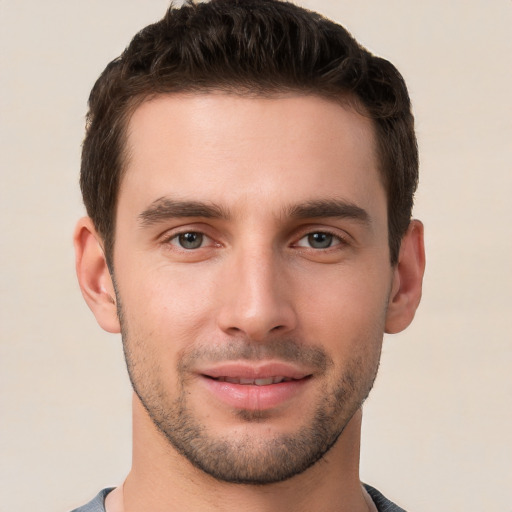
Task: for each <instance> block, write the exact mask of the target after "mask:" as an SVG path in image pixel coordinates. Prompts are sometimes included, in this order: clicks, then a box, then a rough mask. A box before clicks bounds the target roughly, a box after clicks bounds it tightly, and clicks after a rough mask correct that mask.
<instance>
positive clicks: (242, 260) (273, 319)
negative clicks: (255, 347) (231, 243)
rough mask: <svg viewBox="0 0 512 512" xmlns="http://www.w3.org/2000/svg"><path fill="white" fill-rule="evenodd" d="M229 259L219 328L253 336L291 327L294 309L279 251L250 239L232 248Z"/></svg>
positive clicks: (287, 329)
mask: <svg viewBox="0 0 512 512" xmlns="http://www.w3.org/2000/svg"><path fill="white" fill-rule="evenodd" d="M230 260H231V261H230V262H229V270H228V272H229V278H228V280H227V283H226V286H225V288H224V292H223V301H222V305H221V311H220V314H219V322H220V326H221V328H222V329H223V330H224V331H226V332H230V333H243V334H244V335H245V336H247V337H248V338H250V339H254V340H259V339H263V338H265V337H266V336H268V335H269V334H270V333H271V332H277V331H280V332H283V333H284V332H286V331H289V330H291V329H293V328H294V327H295V324H296V319H295V312H294V309H293V304H292V303H291V300H290V293H289V290H288V289H287V284H286V272H284V268H283V261H282V258H281V257H280V254H279V252H278V251H275V250H274V249H273V248H272V247H271V246H270V245H267V244H264V243H261V242H260V243H252V244H251V245H247V246H246V247H243V246H241V247H239V248H237V249H236V250H234V251H233V254H232V258H230Z"/></svg>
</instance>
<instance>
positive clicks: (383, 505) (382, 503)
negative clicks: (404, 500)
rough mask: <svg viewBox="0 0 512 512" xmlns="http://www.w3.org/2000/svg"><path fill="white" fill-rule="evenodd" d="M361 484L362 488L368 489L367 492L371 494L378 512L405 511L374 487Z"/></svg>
mask: <svg viewBox="0 0 512 512" xmlns="http://www.w3.org/2000/svg"><path fill="white" fill-rule="evenodd" d="M363 485H364V488H365V489H366V490H367V491H368V494H369V495H370V496H371V498H372V500H373V502H374V503H375V506H376V507H377V510H378V511H379V512H406V511H405V510H404V509H403V508H401V507H399V506H398V505H395V504H394V503H393V502H391V501H389V500H388V499H387V498H386V497H385V496H383V495H382V494H381V493H380V492H379V491H378V490H377V489H375V488H374V487H372V486H370V485H367V484H363Z"/></svg>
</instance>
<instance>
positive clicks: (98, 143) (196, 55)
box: [80, 0, 418, 266]
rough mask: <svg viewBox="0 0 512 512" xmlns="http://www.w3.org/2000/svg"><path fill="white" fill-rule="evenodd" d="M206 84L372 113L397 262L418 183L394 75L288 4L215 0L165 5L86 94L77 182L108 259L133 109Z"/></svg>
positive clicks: (409, 126) (408, 120)
mask: <svg viewBox="0 0 512 512" xmlns="http://www.w3.org/2000/svg"><path fill="white" fill-rule="evenodd" d="M208 91H224V92H230V93H233V94H238V95H242V96H249V97H251V96H252V97H254V96H259V97H270V96H273V95H279V94H283V93H290V92H296V93H300V94H312V95H316V96H319V97H323V98H327V99H331V100H333V101H336V102H340V103H343V104H345V105H350V106H351V108H354V109H355V110H356V111H357V112H359V113H361V114H363V115H364V116H367V117H368V118H369V119H371V120H372V123H373V126H374V130H375V137H376V145H377V152H378V164H379V171H380V175H381V179H382V181H383V184H384V186H385V189H386V195H387V209H388V236H389V249H390V259H391V264H395V263H396V262H397V258H398V252H399V249H400V242H401V240H402V236H403V235H404V233H405V232H406V230H407V228H408V226H409V221H410V218H411V211H412V206H413V195H414V192H415V189H416V186H417V181H418V153H417V145H416V138H415V133H414V120H413V116H412V114H411V106H410V100H409V96H408V93H407V88H406V86H405V83H404V81H403V79H402V77H401V75H400V73H399V72H398V71H397V69H396V68H395V67H394V66H393V65H392V64H391V63H390V62H388V61H387V60H384V59H382V58H379V57H376V56H374V55H372V54H371V53H370V52H368V51H367V50H365V49H364V48H363V47H361V46H360V45H359V44H358V43H357V41H355V40H354V39H353V38H352V36H351V35H350V34H349V33H348V32H347V31H346V30H345V29H344V28H343V27H342V26H340V25H338V24H336V23H334V22H332V21H330V20H328V19H326V18H324V17H322V16H321V15H319V14H316V13H312V12H309V11H306V10H305V9H302V8H300V7H298V6H295V5H293V4H291V3H287V2H279V1H275V0H244V1H243V2H238V1H234V0H214V1H212V2H210V3H197V4H196V3H193V2H188V3H186V4H185V5H184V6H182V7H180V8H173V7H171V8H169V10H168V11H167V13H166V15H165V16H164V18H163V19H162V20H160V21H159V22H157V23H155V24H153V25H150V26H148V27H146V28H145V29H143V30H142V31H140V32H139V33H138V34H137V35H136V36H135V37H134V38H133V40H132V42H131V43H130V45H129V46H128V47H127V48H126V50H125V51H124V52H123V54H122V55H121V56H120V57H119V58H117V59H115V60H113V61H112V62H111V63H110V64H109V65H108V66H107V67H106V68H105V70H104V71H103V73H102V75H101V76H100V78H99V79H98V81H97V82H96V84H95V86H94V88H93V90H92V92H91V95H90V98H89V113H88V116H87V132H86V137H85V140H84V144H83V152H82V169H81V178H80V184H81V189H82V195H83V198H84V203H85V206H86V209H87V212H88V215H89V216H90V217H91V219H92V220H93V222H94V225H95V227H96V229H97V231H98V233H99V235H100V236H101V238H102V240H103V248H104V251H105V255H106V257H107V262H108V263H109V266H112V255H113V251H114V247H115V227H116V206H117V199H118V193H119V187H120V184H121V181H122V177H123V172H124V170H125V164H126V159H127V157H128V155H127V151H126V129H127V126H128V122H129V120H130V117H131V115H132V114H133V112H134V111H135V110H136V108H137V107H138V106H139V105H140V104H141V103H143V102H144V101H145V100H147V99H148V98H151V97H154V96H156V95H159V94H176V93H183V92H197V93H202V92H208Z"/></svg>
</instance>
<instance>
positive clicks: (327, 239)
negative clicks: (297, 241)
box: [308, 233, 332, 249]
mask: <svg viewBox="0 0 512 512" xmlns="http://www.w3.org/2000/svg"><path fill="white" fill-rule="evenodd" d="M308 242H309V245H311V247H313V248H315V249H327V247H330V246H331V244H332V235H330V234H329V233H312V234H311V235H309V236H308Z"/></svg>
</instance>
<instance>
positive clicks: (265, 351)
mask: <svg viewBox="0 0 512 512" xmlns="http://www.w3.org/2000/svg"><path fill="white" fill-rule="evenodd" d="M275 359H277V360H279V361H283V362H287V363H296V364H299V365H303V366H306V367H308V368H311V369H314V370H316V371H317V372H325V371H326V370H327V369H328V368H329V367H331V366H332V365H333V364H334V361H333V360H332V358H331V357H330V356H329V355H328V354H327V353H326V352H325V350H323V348H321V347H318V346H315V345H305V344H304V343H300V342H298V341H297V340H294V339H286V338H285V339H277V340H272V341H268V342H260V341H258V342H255V341H251V340H246V339H238V340H229V341H228V342H225V343H222V344H216V345H199V346H197V345H196V346H195V347H189V348H187V349H184V350H183V351H182V353H181V355H180V358H179V360H180V362H179V370H180V372H187V371H188V370H191V369H193V368H194V367H195V366H196V365H197V364H198V363H220V362H227V361H252V362H258V361H264V360H275Z"/></svg>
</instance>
